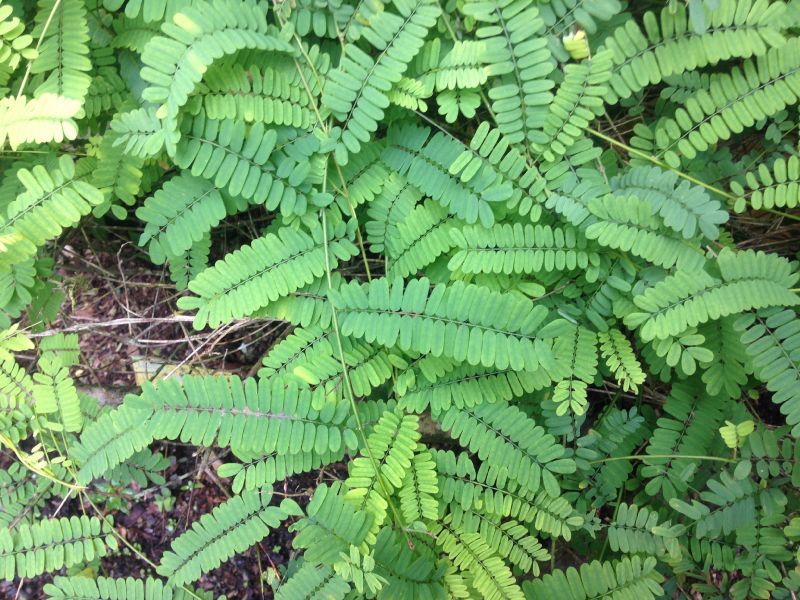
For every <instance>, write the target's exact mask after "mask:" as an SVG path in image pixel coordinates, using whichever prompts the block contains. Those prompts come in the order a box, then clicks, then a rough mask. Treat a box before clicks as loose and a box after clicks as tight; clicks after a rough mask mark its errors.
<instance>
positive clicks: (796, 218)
mask: <svg viewBox="0 0 800 600" xmlns="http://www.w3.org/2000/svg"><path fill="white" fill-rule="evenodd" d="M584 129H585V130H586V132H587V133H591V134H592V135H593V136H595V137H597V138H600V139H601V140H603V141H604V142H608V143H609V144H611V145H612V146H617V147H618V148H622V149H623V150H625V151H626V152H627V153H628V154H633V155H634V156H638V157H639V158H643V159H644V160H646V161H648V162H651V163H653V164H654V165H657V166H659V167H661V168H662V169H667V170H669V171H672V172H673V173H675V174H676V175H677V176H678V177H680V178H682V179H685V180H686V181H689V182H691V183H693V184H695V185H699V186H700V187H702V188H705V189H707V190H708V191H709V192H714V193H715V194H718V195H720V196H722V197H723V198H726V199H728V200H733V201H735V200H737V199H738V198H737V197H736V196H734V195H733V194H729V193H728V192H726V191H725V190H721V189H719V188H718V187H716V186H713V185H711V184H708V183H706V182H705V181H701V180H699V179H697V178H696V177H692V176H691V175H687V174H686V173H684V172H683V171H680V170H679V169H676V168H674V167H671V166H670V165H668V164H667V163H665V162H664V161H662V160H659V159H657V158H656V157H655V156H651V155H649V154H648V153H647V152H642V151H641V150H637V149H636V148H632V147H631V146H629V145H628V144H625V143H623V142H620V141H619V140H615V139H614V138H612V137H610V136H607V135H606V134H604V133H601V132H599V131H597V130H596V129H592V128H591V127H584ZM760 210H763V211H766V212H768V213H772V214H773V215H779V216H781V217H785V218H787V219H791V220H793V221H800V216H797V215H793V214H790V213H786V212H782V211H779V210H774V209H771V208H762V209H760Z"/></svg>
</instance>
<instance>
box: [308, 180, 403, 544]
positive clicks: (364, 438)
mask: <svg viewBox="0 0 800 600" xmlns="http://www.w3.org/2000/svg"><path fill="white" fill-rule="evenodd" d="M323 186H324V181H323ZM320 213H321V215H320V218H321V219H322V246H323V249H324V252H325V276H326V278H327V282H328V290H329V291H330V290H332V289H333V282H332V279H331V262H330V255H329V252H328V223H327V219H326V217H325V210H324V209H323V210H320ZM328 302H330V305H331V326H332V327H333V334H334V337H335V338H336V349H337V353H338V355H339V362H340V364H341V366H342V377H343V379H344V383H345V393H346V394H347V399H348V400H349V401H350V410H351V411H352V413H353V417H354V418H355V421H356V428H357V429H358V434H359V436H360V437H361V442H362V443H363V444H364V450H365V451H366V454H367V456H368V457H369V460H370V462H371V463H372V469H373V470H374V471H375V478H376V479H377V480H378V485H380V487H381V491H382V492H383V495H384V499H385V500H386V503H387V504H388V505H389V508H391V510H392V515H393V516H394V519H395V522H396V523H397V524H398V525H399V526H400V529H401V530H402V531H403V535H404V536H405V538H406V543H407V544H408V547H409V548H411V549H413V548H414V542H413V541H412V540H411V536H409V535H408V532H407V531H406V530H405V527H403V526H402V525H403V519H402V518H401V517H400V513H399V511H398V510H397V507H396V506H395V505H394V502H393V501H392V497H391V494H390V493H389V488H388V487H387V485H386V482H385V481H384V480H383V476H382V475H381V471H380V469H379V468H378V461H377V460H375V457H374V456H373V454H372V450H371V449H370V447H369V442H368V441H367V435H366V433H364V426H363V425H362V423H361V416H360V415H359V414H358V408H357V407H356V398H355V393H353V386H352V384H351V382H350V374H349V372H348V370H347V362H346V361H345V359H344V348H343V346H342V337H341V334H340V333H339V321H338V318H337V316H336V307H335V306H334V305H333V302H331V301H330V299H329V300H328Z"/></svg>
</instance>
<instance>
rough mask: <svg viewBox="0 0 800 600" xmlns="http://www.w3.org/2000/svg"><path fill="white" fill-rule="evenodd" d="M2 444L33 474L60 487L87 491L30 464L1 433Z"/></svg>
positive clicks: (0, 440) (0, 441)
mask: <svg viewBox="0 0 800 600" xmlns="http://www.w3.org/2000/svg"><path fill="white" fill-rule="evenodd" d="M0 443H2V445H3V446H5V447H7V448H8V449H9V450H11V451H12V452H13V453H14V455H15V456H16V457H17V459H18V460H19V462H21V463H22V465H23V466H24V467H25V468H26V469H28V470H29V471H32V472H34V473H36V474H37V475H40V476H41V477H44V478H45V479H49V480H50V481H52V482H53V483H57V484H59V485H63V486H64V487H65V488H69V489H70V490H77V491H82V490H85V489H86V488H85V487H84V486H81V485H76V484H74V483H67V482H66V481H62V480H61V479H59V478H58V477H56V476H55V475H52V474H51V473H48V472H47V471H46V470H45V469H42V468H41V467H38V466H36V465H35V464H33V463H32V462H30V461H29V460H28V458H27V456H25V454H24V453H23V452H22V451H21V450H20V449H19V448H17V445H16V444H15V443H14V442H12V441H11V439H10V438H9V437H8V436H6V435H5V434H4V433H0Z"/></svg>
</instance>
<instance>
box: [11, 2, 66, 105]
mask: <svg viewBox="0 0 800 600" xmlns="http://www.w3.org/2000/svg"><path fill="white" fill-rule="evenodd" d="M59 6H61V0H56V1H55V2H54V3H53V8H52V9H50V14H49V15H47V21H45V22H44V26H43V27H42V34H41V35H40V36H39V41H38V42H37V43H36V54H37V55H38V54H39V48H41V47H42V42H44V36H45V35H46V34H47V30H48V29H49V28H50V23H52V22H53V17H54V16H55V15H56V11H57V10H58V7H59ZM34 60H35V59H31V60H29V61H28V66H27V67H26V69H25V75H23V77H22V83H20V84H19V90H17V100H19V99H20V97H21V96H22V92H24V91H25V85H26V84H27V83H28V77H30V75H31V69H32V68H33V61H34Z"/></svg>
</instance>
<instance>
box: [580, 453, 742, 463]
mask: <svg viewBox="0 0 800 600" xmlns="http://www.w3.org/2000/svg"><path fill="white" fill-rule="evenodd" d="M651 458H668V459H671V460H681V459H682V460H710V461H715V462H724V463H730V464H735V463H736V462H737V461H735V460H733V459H732V458H722V457H721V456H701V455H695V454H636V455H632V456H611V457H609V458H601V459H599V460H591V461H589V462H588V463H587V464H590V465H599V464H601V463H607V462H614V461H617V460H649V459H651Z"/></svg>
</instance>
